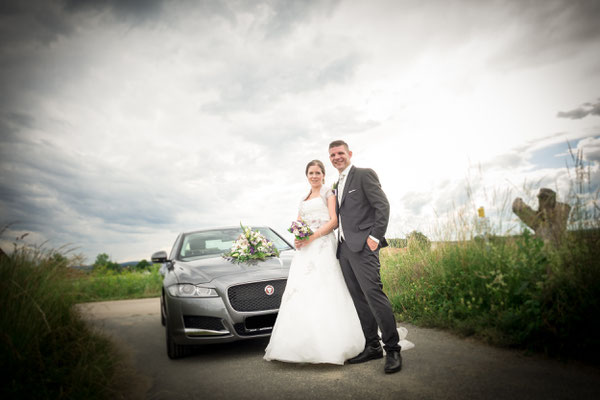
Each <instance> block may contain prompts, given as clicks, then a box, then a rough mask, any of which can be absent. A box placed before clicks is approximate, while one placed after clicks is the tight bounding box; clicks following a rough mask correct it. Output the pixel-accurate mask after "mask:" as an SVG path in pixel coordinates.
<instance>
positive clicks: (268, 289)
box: [265, 285, 275, 296]
mask: <svg viewBox="0 0 600 400" xmlns="http://www.w3.org/2000/svg"><path fill="white" fill-rule="evenodd" d="M265 293H266V294H267V296H271V295H272V294H273V293H275V288H274V287H273V286H271V285H267V286H265Z"/></svg>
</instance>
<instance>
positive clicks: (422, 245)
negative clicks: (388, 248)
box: [406, 231, 431, 251]
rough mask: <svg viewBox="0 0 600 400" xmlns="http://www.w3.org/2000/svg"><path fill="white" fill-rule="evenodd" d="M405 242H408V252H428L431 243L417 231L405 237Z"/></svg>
mask: <svg viewBox="0 0 600 400" xmlns="http://www.w3.org/2000/svg"><path fill="white" fill-rule="evenodd" d="M406 241H407V242H408V250H409V251H412V250H421V251H422V250H429V249H431V241H430V240H429V239H428V238H427V236H425V235H424V234H423V233H421V232H419V231H412V232H411V233H409V234H408V235H406Z"/></svg>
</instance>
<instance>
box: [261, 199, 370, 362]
mask: <svg viewBox="0 0 600 400" xmlns="http://www.w3.org/2000/svg"><path fill="white" fill-rule="evenodd" d="M332 195H333V193H332V192H331V190H326V189H324V190H322V195H321V197H317V198H314V199H310V200H306V201H303V202H301V203H300V213H299V214H300V217H301V218H302V219H303V220H304V221H305V222H306V223H307V224H308V225H309V226H310V228H311V229H312V230H313V232H314V231H316V230H317V229H318V228H319V227H320V226H322V225H323V224H325V223H327V222H328V221H329V211H328V209H327V205H326V198H327V197H329V196H332ZM336 246H337V240H336V237H335V234H334V233H333V232H331V233H329V234H327V235H325V236H323V237H320V238H318V239H316V240H314V241H313V242H312V243H311V244H309V245H307V246H304V247H302V248H300V249H299V250H297V251H296V253H295V254H294V258H293V260H292V264H291V266H290V273H289V277H288V281H287V285H286V288H285V292H284V293H283V297H282V300H281V306H280V308H279V314H278V316H277V320H276V322H275V326H274V327H273V332H272V334H271V340H270V342H269V345H268V346H267V348H266V350H265V356H264V359H265V360H269V361H270V360H279V361H286V362H296V363H329V364H339V365H342V364H344V361H345V360H347V359H349V358H352V357H354V356H356V355H357V354H358V353H360V352H361V351H362V350H363V349H364V347H365V338H364V335H363V332H362V329H361V326H360V321H359V319H358V315H357V314H356V309H355V308H354V303H353V302H352V298H351V297H350V293H349V292H348V288H347V287H346V283H345V281H344V277H343V276H342V271H341V269H340V264H339V262H338V260H337V258H336V255H335V253H336Z"/></svg>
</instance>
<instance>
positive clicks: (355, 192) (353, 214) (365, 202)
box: [336, 166, 390, 252]
mask: <svg viewBox="0 0 600 400" xmlns="http://www.w3.org/2000/svg"><path fill="white" fill-rule="evenodd" d="M336 211H337V214H338V219H341V221H342V230H343V231H344V239H345V240H346V242H347V245H348V247H349V248H350V250H352V251H354V252H359V251H361V250H362V249H363V248H364V246H365V245H366V242H367V237H368V236H369V235H371V236H373V237H376V238H377V239H379V246H380V247H385V246H387V241H386V240H385V237H384V235H385V231H386V229H387V225H388V221H389V218H390V203H389V202H388V199H387V197H386V195H385V193H384V192H383V190H382V189H381V184H380V183H379V178H378V177H377V174H376V173H375V171H373V170H372V169H370V168H357V167H354V166H352V168H350V171H349V172H348V176H347V177H346V183H345V185H344V193H343V196H342V203H341V204H340V203H339V201H337V202H336Z"/></svg>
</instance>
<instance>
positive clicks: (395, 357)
mask: <svg viewBox="0 0 600 400" xmlns="http://www.w3.org/2000/svg"><path fill="white" fill-rule="evenodd" d="M401 369H402V356H401V355H400V352H399V351H388V352H387V354H386V356H385V368H384V371H385V373H386V374H393V373H394V372H398V371H400V370H401Z"/></svg>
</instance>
